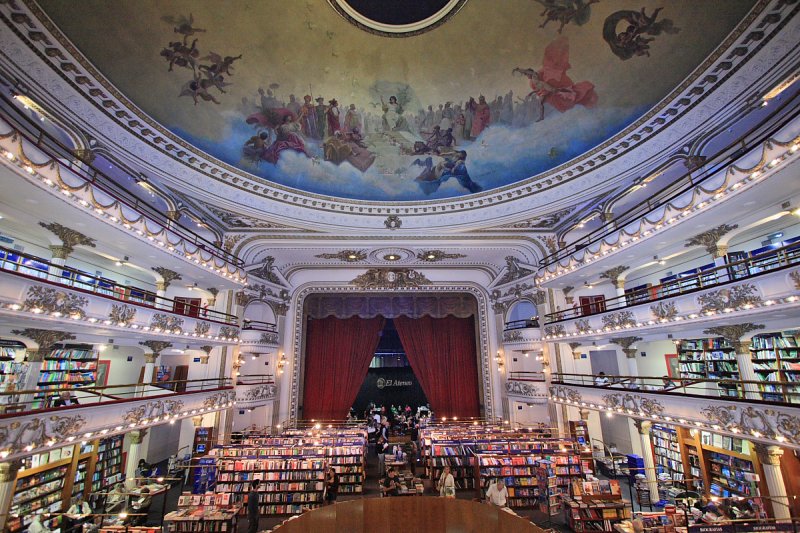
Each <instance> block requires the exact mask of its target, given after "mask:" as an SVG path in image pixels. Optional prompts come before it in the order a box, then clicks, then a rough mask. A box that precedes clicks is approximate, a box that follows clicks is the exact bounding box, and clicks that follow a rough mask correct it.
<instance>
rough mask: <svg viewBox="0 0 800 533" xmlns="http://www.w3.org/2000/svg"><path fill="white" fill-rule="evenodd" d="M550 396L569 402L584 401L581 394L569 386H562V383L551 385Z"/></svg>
mask: <svg viewBox="0 0 800 533" xmlns="http://www.w3.org/2000/svg"><path fill="white" fill-rule="evenodd" d="M549 391H550V396H551V397H553V398H557V399H559V400H564V401H567V402H575V403H580V402H582V401H583V397H582V396H581V394H580V393H579V392H578V391H576V390H574V389H571V388H569V387H562V386H561V385H550V389H549Z"/></svg>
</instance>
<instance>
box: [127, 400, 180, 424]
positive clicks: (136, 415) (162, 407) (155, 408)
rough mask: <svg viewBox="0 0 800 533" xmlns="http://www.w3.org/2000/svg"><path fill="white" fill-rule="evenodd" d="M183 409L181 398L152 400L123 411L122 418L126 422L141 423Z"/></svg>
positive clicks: (170, 414) (173, 413) (176, 412)
mask: <svg viewBox="0 0 800 533" xmlns="http://www.w3.org/2000/svg"><path fill="white" fill-rule="evenodd" d="M181 409H183V402H182V401H181V400H154V401H151V402H147V403H145V404H142V405H138V406H136V407H133V408H131V409H128V410H127V411H125V412H124V413H123V415H122V420H124V421H125V422H126V423H127V424H137V425H138V424H141V423H142V422H144V421H145V420H152V421H155V419H156V418H159V417H162V416H173V415H177V414H178V413H180V411H181Z"/></svg>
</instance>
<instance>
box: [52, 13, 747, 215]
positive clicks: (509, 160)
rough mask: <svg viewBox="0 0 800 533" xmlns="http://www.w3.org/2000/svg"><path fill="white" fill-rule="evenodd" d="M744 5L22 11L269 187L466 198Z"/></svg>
mask: <svg viewBox="0 0 800 533" xmlns="http://www.w3.org/2000/svg"><path fill="white" fill-rule="evenodd" d="M332 1H333V3H335V4H346V3H347V2H346V1H345V0H332ZM352 3H353V4H358V2H352ZM362 3H363V2H362ZM754 3H755V2H754V1H753V0H726V1H725V2H715V1H712V0H669V1H667V0H662V1H651V0H637V1H633V0H504V1H503V2H496V0H467V1H465V2H462V1H460V2H456V3H455V4H452V3H447V2H438V4H442V5H451V4H452V5H456V7H458V9H456V10H453V12H452V13H451V16H449V18H446V22H443V23H438V24H436V25H435V27H432V29H428V31H425V32H420V33H418V34H414V35H405V36H404V37H403V38H393V37H387V36H384V35H379V34H376V33H375V32H371V31H369V29H365V28H362V27H359V25H358V24H355V23H354V22H353V20H349V19H348V18H347V17H346V16H344V15H343V14H342V13H341V12H340V10H339V9H336V8H335V7H334V5H333V4H331V3H329V2H327V1H325V0H304V1H300V0H298V1H292V2H286V1H285V0H263V1H249V0H236V1H232V2H219V1H207V0H194V1H189V0H186V1H183V0H171V1H169V2H166V1H156V0H137V1H136V2H129V1H127V2H126V1H123V0H83V1H82V2H73V1H69V0H40V1H39V4H40V5H41V6H42V8H43V9H44V11H45V12H46V13H47V14H48V16H50V17H51V18H52V20H53V21H54V23H55V24H56V25H57V26H58V27H59V28H60V29H61V31H63V32H64V34H65V35H66V36H67V38H69V39H70V40H71V41H72V42H73V43H74V44H75V45H76V46H77V47H78V48H79V49H80V51H81V52H82V53H83V54H84V55H85V56H86V57H87V58H88V59H89V60H90V61H91V62H92V63H93V64H94V65H95V66H96V67H97V68H98V69H99V70H100V71H101V72H102V73H103V74H104V75H105V76H106V77H108V79H109V80H110V81H111V82H112V83H113V84H114V85H116V86H117V87H118V88H119V89H120V90H121V91H122V93H123V94H125V95H126V96H127V97H128V98H129V99H130V100H131V101H132V102H133V103H135V104H136V105H137V106H138V107H139V108H141V109H142V110H143V111H144V112H145V113H147V114H148V115H150V116H151V117H153V118H154V119H155V120H157V121H158V122H160V123H161V124H162V125H163V126H164V127H165V128H167V129H168V130H170V131H171V132H173V133H174V134H175V135H177V136H179V137H181V138H183V139H184V140H186V141H187V142H189V143H191V144H193V145H194V146H196V147H198V148H200V149H201V150H203V151H205V152H207V153H208V154H210V155H212V156H214V157H216V158H218V159H220V160H222V161H224V162H226V163H228V164H230V165H232V166H235V167H238V168H240V169H242V170H244V171H246V172H249V173H251V174H253V175H255V176H258V177H260V178H262V179H265V180H268V181H271V182H273V183H276V184H280V185H283V186H288V187H292V188H296V189H299V190H302V191H306V192H310V193H314V194H321V195H327V196H334V197H340V198H349V199H356V200H372V201H419V200H432V199H433V200H435V199H443V198H451V197H456V196H462V195H466V194H470V193H477V192H480V191H486V190H490V189H494V188H497V187H502V186H505V185H509V184H513V183H515V182H518V181H520V180H524V179H527V178H529V177H531V176H533V175H536V174H539V173H541V172H545V171H547V170H549V169H551V168H553V167H555V166H558V165H560V164H562V163H564V162H566V161H568V160H570V159H572V158H574V157H576V156H579V155H580V154H582V153H584V152H586V151H587V150H590V149H591V148H593V147H594V146H596V145H598V144H600V143H602V142H603V141H604V140H606V139H608V138H609V137H612V136H613V135H614V134H616V133H618V132H619V131H620V130H622V129H624V128H625V127H626V126H628V125H629V124H631V123H632V122H635V121H636V120H637V119H638V118H640V117H641V116H642V115H643V114H645V113H646V112H647V111H648V110H649V109H651V108H652V107H653V106H654V105H656V104H657V103H658V102H659V101H660V100H661V99H662V98H664V97H665V96H667V95H668V94H669V93H670V92H671V91H672V90H673V89H674V88H675V87H677V86H678V85H679V84H680V83H681V82H682V81H683V80H684V79H685V78H686V77H687V76H689V75H690V74H691V73H692V72H693V71H694V70H695V69H696V68H697V67H698V66H699V65H701V64H702V63H703V60H704V59H705V58H706V57H707V56H708V55H709V54H710V53H711V52H712V51H713V50H714V49H715V48H716V47H717V46H718V45H719V44H720V43H721V42H722V41H723V40H724V39H725V37H726V36H727V35H728V34H729V33H730V32H731V31H732V30H733V29H735V28H736V26H737V24H738V23H739V22H740V21H741V20H742V19H743V18H744V17H745V15H746V14H747V12H748V11H749V9H750V8H751V7H752V6H753V4H754ZM434 4H437V3H434ZM438 4H437V5H438ZM441 20H443V21H444V20H445V18H442V19H441Z"/></svg>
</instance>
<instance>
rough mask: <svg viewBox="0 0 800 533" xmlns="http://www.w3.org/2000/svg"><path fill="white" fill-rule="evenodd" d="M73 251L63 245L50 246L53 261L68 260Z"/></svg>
mask: <svg viewBox="0 0 800 533" xmlns="http://www.w3.org/2000/svg"><path fill="white" fill-rule="evenodd" d="M71 251H72V250H71V249H69V248H68V247H67V246H64V245H61V244H51V245H50V253H51V254H53V259H64V260H66V259H67V257H69V254H70V252H71Z"/></svg>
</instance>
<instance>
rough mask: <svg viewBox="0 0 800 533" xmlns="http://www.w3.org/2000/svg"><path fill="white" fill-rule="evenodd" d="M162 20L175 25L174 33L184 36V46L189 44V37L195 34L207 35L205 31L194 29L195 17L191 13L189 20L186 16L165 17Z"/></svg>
mask: <svg viewBox="0 0 800 533" xmlns="http://www.w3.org/2000/svg"><path fill="white" fill-rule="evenodd" d="M161 20H163V21H164V22H166V23H167V24H174V25H175V27H174V28H173V31H174V32H175V33H179V34H181V35H183V44H186V43H187V42H188V39H189V37H191V36H192V35H194V34H195V33H205V31H206V30H204V29H201V28H195V27H194V17H193V16H192V14H191V13H189V18H186V17H184V16H180V17H173V16H165V17H161Z"/></svg>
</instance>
